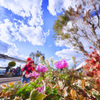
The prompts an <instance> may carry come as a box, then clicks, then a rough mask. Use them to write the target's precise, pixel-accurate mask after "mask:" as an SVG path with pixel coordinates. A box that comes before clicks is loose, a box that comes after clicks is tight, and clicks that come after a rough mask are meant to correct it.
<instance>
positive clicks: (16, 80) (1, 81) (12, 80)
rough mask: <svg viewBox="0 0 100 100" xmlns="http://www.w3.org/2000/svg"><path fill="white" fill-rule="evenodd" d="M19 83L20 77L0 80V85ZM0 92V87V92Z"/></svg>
mask: <svg viewBox="0 0 100 100" xmlns="http://www.w3.org/2000/svg"><path fill="white" fill-rule="evenodd" d="M18 81H21V77H8V78H0V85H2V84H4V83H9V82H18ZM1 90H2V88H1V86H0V91H1Z"/></svg>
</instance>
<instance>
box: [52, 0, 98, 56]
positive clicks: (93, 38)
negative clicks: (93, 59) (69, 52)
mask: <svg viewBox="0 0 100 100" xmlns="http://www.w3.org/2000/svg"><path fill="white" fill-rule="evenodd" d="M76 2H77V3H76V4H75V5H74V6H71V7H70V8H69V10H64V9H63V11H64V14H62V15H60V16H59V17H58V19H57V20H56V21H55V24H54V27H53V29H54V31H55V32H56V34H55V38H56V40H57V41H59V40H65V44H67V45H68V44H70V45H72V47H73V48H75V49H76V50H78V51H81V52H82V53H83V54H88V51H87V50H86V48H85V46H84V41H85V42H86V43H88V44H89V45H91V46H93V47H95V48H96V49H97V50H98V52H99V53H100V1H99V0H76Z"/></svg>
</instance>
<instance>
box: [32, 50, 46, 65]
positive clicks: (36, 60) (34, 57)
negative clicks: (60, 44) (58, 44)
mask: <svg viewBox="0 0 100 100" xmlns="http://www.w3.org/2000/svg"><path fill="white" fill-rule="evenodd" d="M40 56H43V58H44V59H45V56H44V54H42V53H41V52H40V51H36V53H33V52H31V53H30V57H31V59H32V60H34V61H35V63H38V62H39V57H40Z"/></svg>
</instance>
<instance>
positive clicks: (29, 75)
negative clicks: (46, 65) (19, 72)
mask: <svg viewBox="0 0 100 100" xmlns="http://www.w3.org/2000/svg"><path fill="white" fill-rule="evenodd" d="M32 76H34V77H35V78H37V77H39V73H37V72H36V71H35V72H33V73H30V74H28V75H27V77H32Z"/></svg>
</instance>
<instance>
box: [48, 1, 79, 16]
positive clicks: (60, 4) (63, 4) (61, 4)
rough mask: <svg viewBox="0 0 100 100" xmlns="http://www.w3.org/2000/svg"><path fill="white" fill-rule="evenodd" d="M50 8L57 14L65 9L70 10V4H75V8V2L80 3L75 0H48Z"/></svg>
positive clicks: (53, 13) (50, 10)
mask: <svg viewBox="0 0 100 100" xmlns="http://www.w3.org/2000/svg"><path fill="white" fill-rule="evenodd" d="M48 1H49V4H48V7H47V8H48V10H49V12H50V13H51V14H52V15H56V14H57V13H61V12H62V11H63V10H62V8H63V9H66V10H68V8H69V7H70V6H73V7H74V8H75V4H76V3H77V4H78V3H79V2H78V1H75V0H48Z"/></svg>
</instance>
